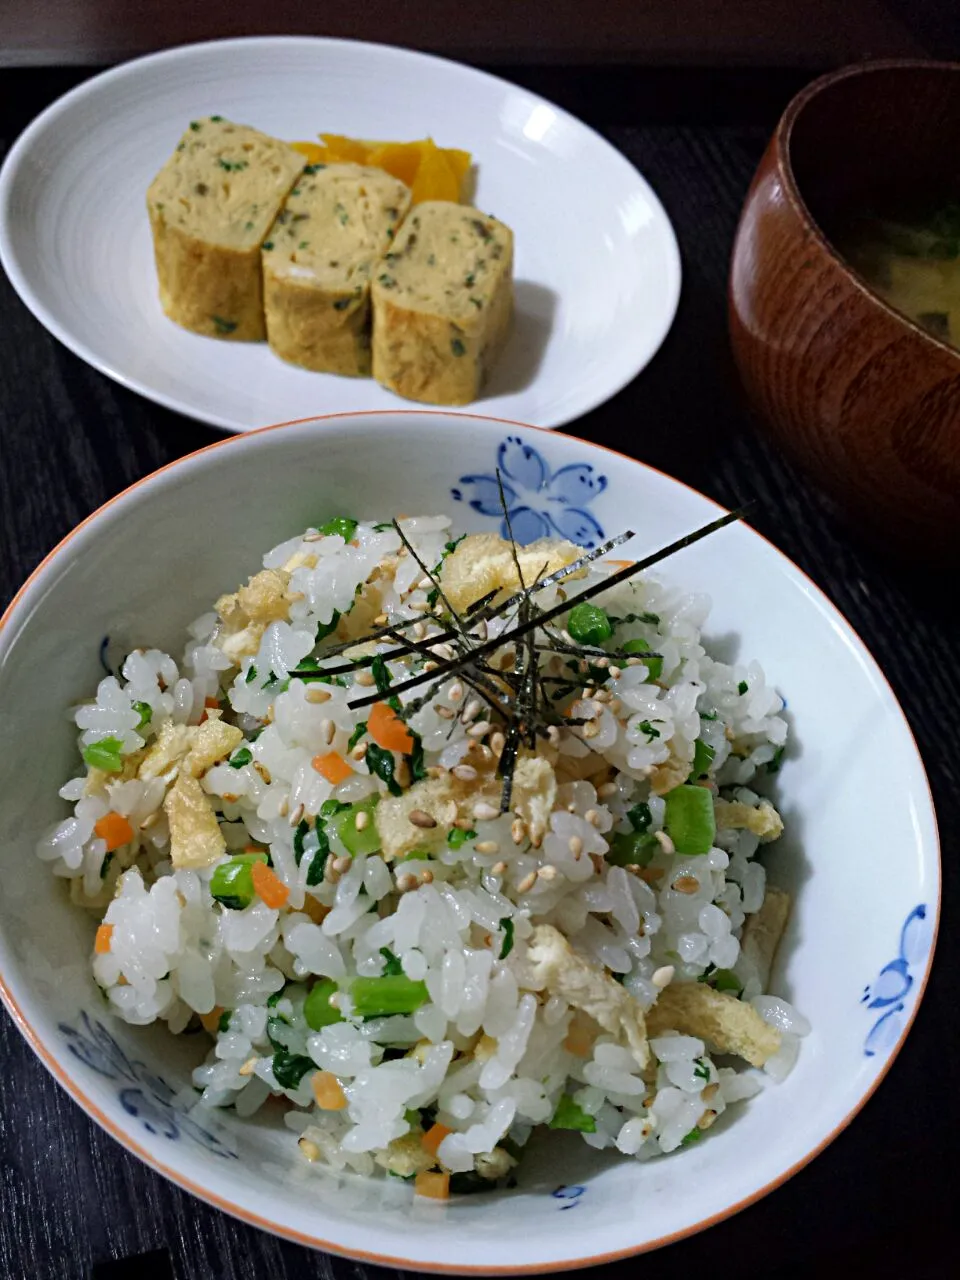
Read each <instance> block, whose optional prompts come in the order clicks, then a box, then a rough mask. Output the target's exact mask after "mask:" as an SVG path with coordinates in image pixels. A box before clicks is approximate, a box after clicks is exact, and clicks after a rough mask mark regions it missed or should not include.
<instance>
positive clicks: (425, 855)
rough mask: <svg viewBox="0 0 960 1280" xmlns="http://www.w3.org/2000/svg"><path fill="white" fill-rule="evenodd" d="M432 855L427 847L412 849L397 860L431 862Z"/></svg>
mask: <svg viewBox="0 0 960 1280" xmlns="http://www.w3.org/2000/svg"><path fill="white" fill-rule="evenodd" d="M431 857H432V855H431V853H430V852H429V850H427V849H411V850H410V852H409V853H406V854H404V856H403V857H402V858H398V859H397V862H398V863H400V862H429V861H430V858H431Z"/></svg>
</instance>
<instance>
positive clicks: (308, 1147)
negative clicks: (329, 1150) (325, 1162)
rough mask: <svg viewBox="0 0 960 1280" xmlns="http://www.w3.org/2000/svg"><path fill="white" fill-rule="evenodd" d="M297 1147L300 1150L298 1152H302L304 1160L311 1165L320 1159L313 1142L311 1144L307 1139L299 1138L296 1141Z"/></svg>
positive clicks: (317, 1148) (318, 1149)
mask: <svg viewBox="0 0 960 1280" xmlns="http://www.w3.org/2000/svg"><path fill="white" fill-rule="evenodd" d="M297 1146H298V1147H299V1148H300V1150H301V1151H302V1152H303V1154H304V1155H305V1156H306V1158H307V1159H308V1160H309V1161H311V1163H312V1162H313V1161H314V1160H319V1159H320V1148H319V1147H318V1146H317V1144H316V1143H315V1142H311V1141H310V1139H309V1138H299V1139H298V1140H297Z"/></svg>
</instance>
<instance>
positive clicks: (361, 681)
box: [353, 671, 376, 689]
mask: <svg viewBox="0 0 960 1280" xmlns="http://www.w3.org/2000/svg"><path fill="white" fill-rule="evenodd" d="M353 680H354V684H358V685H360V686H361V687H362V688H364V689H372V688H373V686H374V684H376V681H375V680H374V678H373V676H372V675H371V674H370V672H369V671H358V672H357V673H356V674H355V675H354V677H353Z"/></svg>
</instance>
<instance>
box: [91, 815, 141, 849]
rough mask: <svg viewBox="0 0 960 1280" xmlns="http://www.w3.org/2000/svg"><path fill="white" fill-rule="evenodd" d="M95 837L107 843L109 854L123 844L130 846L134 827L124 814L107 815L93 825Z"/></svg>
mask: <svg viewBox="0 0 960 1280" xmlns="http://www.w3.org/2000/svg"><path fill="white" fill-rule="evenodd" d="M93 832H94V835H98V836H99V837H100V839H101V840H103V841H105V842H106V846H107V853H112V852H113V850H114V849H119V848H120V846H121V845H122V844H129V843H130V841H131V840H132V839H133V836H134V831H133V827H132V826H131V825H130V823H129V822H128V821H127V819H126V818H125V817H124V816H123V814H122V813H114V812H113V811H112V810H111V812H110V813H105V814H104V815H103V817H102V818H99V819H98V820H97V821H96V822H95V823H94V824H93Z"/></svg>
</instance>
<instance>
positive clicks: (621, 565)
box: [603, 560, 637, 569]
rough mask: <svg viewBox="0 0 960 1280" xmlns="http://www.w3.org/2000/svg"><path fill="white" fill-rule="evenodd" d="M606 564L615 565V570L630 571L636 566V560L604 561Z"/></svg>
mask: <svg viewBox="0 0 960 1280" xmlns="http://www.w3.org/2000/svg"><path fill="white" fill-rule="evenodd" d="M603 563H604V564H610V565H613V567H614V569H629V568H630V566H631V565H632V564H636V563H637V562H636V560H604V562H603Z"/></svg>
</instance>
